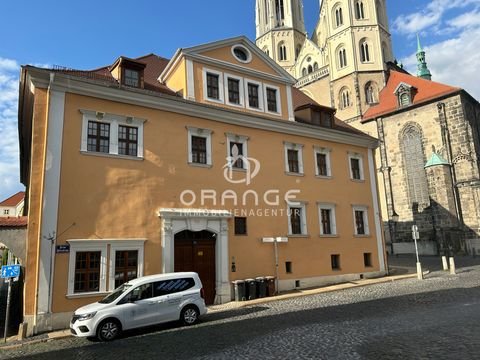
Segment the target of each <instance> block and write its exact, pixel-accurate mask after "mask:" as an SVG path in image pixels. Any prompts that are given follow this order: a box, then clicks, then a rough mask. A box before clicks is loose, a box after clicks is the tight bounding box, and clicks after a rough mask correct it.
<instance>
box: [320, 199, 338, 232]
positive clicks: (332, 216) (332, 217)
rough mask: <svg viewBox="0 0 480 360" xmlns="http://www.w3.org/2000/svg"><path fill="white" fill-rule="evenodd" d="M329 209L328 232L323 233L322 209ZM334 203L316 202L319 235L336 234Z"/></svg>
mask: <svg viewBox="0 0 480 360" xmlns="http://www.w3.org/2000/svg"><path fill="white" fill-rule="evenodd" d="M323 209H325V210H330V229H331V231H332V232H331V233H330V234H325V233H324V232H323V227H322V210H323ZM335 209H336V206H335V204H331V203H318V224H319V225H320V235H321V236H327V237H328V236H337V235H338V234H337V220H336V215H335Z"/></svg>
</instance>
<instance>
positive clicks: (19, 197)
mask: <svg viewBox="0 0 480 360" xmlns="http://www.w3.org/2000/svg"><path fill="white" fill-rule="evenodd" d="M24 199H25V191H19V192H18V193H16V194H15V195H12V196H10V197H9V198H8V199H5V200H3V201H2V202H0V206H17V205H18V204H20V203H21V202H22V201H23V200H24Z"/></svg>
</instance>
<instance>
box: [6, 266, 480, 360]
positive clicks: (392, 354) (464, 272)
mask: <svg viewBox="0 0 480 360" xmlns="http://www.w3.org/2000/svg"><path fill="white" fill-rule="evenodd" d="M407 263H408V261H407ZM479 333H480V266H478V265H475V266H467V267H462V268H460V269H459V270H458V274H457V275H448V274H447V273H444V272H439V271H438V272H433V273H431V274H429V276H428V277H427V279H426V280H424V281H418V280H416V279H409V280H402V281H397V282H389V283H383V284H378V285H371V286H366V287H359V288H353V289H348V290H343V291H337V292H331V293H324V294H318V295H312V296H306V297H299V298H294V299H290V300H284V301H277V302H272V303H268V304H263V305H257V306H251V307H246V308H242V309H237V310H231V311H225V312H219V313H213V314H208V315H206V316H205V317H204V319H203V321H202V322H201V323H200V324H199V325H197V326H195V327H191V328H183V327H178V326H177V325H175V324H173V325H172V324H169V325H162V326H158V327H155V328H150V329H148V330H143V331H142V332H134V333H132V332H130V333H128V334H126V335H125V337H124V338H122V339H120V340H117V341H115V342H113V343H92V342H89V341H88V340H85V339H78V338H73V337H72V338H66V339H62V340H56V341H52V342H45V343H38V344H31V345H26V346H23V347H20V348H17V349H11V350H0V351H1V353H0V357H1V358H15V357H17V358H18V357H23V358H26V359H52V358H56V359H62V360H63V359H116V360H120V359H132V358H135V359H154V358H156V359H158V358H161V359H207V358H208V359H242V358H244V359H253V358H262V359H294V358H295V359H297V358H298V359H382V360H383V359H460V358H464V359H472V358H478V357H479V355H478V354H479V353H480V337H479V335H478V334H479Z"/></svg>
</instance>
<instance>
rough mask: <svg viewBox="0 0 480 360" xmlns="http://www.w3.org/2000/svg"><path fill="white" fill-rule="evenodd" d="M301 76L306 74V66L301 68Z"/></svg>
mask: <svg viewBox="0 0 480 360" xmlns="http://www.w3.org/2000/svg"><path fill="white" fill-rule="evenodd" d="M302 76H307V69H306V68H303V69H302Z"/></svg>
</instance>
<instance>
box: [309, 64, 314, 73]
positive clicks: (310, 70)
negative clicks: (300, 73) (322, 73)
mask: <svg viewBox="0 0 480 360" xmlns="http://www.w3.org/2000/svg"><path fill="white" fill-rule="evenodd" d="M312 72H313V67H312V65H308V73H309V74H311V73H312Z"/></svg>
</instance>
